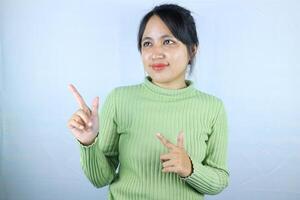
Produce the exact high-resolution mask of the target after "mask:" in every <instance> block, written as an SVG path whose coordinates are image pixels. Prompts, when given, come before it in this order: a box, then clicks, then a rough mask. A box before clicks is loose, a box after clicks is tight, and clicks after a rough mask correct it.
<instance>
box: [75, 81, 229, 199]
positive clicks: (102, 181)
mask: <svg viewBox="0 0 300 200" xmlns="http://www.w3.org/2000/svg"><path fill="white" fill-rule="evenodd" d="M186 84H187V87H185V88H181V89H166V88H162V87H160V86H158V85H155V84H154V83H152V82H151V78H150V77H149V76H147V77H145V79H144V82H142V83H140V84H136V85H130V86H120V87H116V88H114V89H113V90H112V91H111V92H110V93H109V94H108V96H107V98H106V99H105V102H104V104H103V106H102V108H101V112H100V115H99V123H100V124H99V126H100V128H99V134H98V136H97V137H96V139H95V141H94V143H93V144H91V145H88V146H84V145H82V144H81V143H80V142H79V141H77V140H76V141H77V143H78V144H79V148H80V163H81V166H82V169H83V171H84V173H85V175H86V176H87V178H88V179H89V180H90V182H91V183H92V184H93V185H94V186H95V187H97V188H99V187H103V186H105V185H109V199H117V200H123V199H124V200H134V199H136V200H150V199H163V200H168V199H170V200H183V199H189V200H192V199H197V200H201V199H204V194H210V195H212V194H217V193H220V192H221V191H222V190H223V189H224V188H225V187H227V185H228V179H229V172H228V167H227V143H228V131H227V117H226V112H225V108H224V104H223V102H222V100H221V99H219V98H217V97H215V96H213V95H209V94H207V93H204V92H201V91H199V90H197V89H196V88H195V86H194V83H193V81H191V80H186ZM181 130H183V132H184V149H185V151H186V152H187V153H188V155H189V157H190V159H191V161H192V166H193V171H192V174H191V175H190V176H188V177H185V178H183V177H180V176H179V175H178V174H176V173H173V172H162V163H161V161H160V155H161V154H165V153H168V149H167V148H166V147H165V146H163V145H162V143H161V142H160V141H159V139H158V138H157V137H156V136H155V134H156V133H158V132H160V133H162V135H164V136H165V137H166V138H167V139H168V140H169V141H171V142H172V143H173V144H176V141H177V136H178V134H179V132H180V131H181Z"/></svg>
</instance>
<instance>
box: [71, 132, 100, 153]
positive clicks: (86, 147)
mask: <svg viewBox="0 0 300 200" xmlns="http://www.w3.org/2000/svg"><path fill="white" fill-rule="evenodd" d="M98 135H99V134H98ZM98 135H97V136H96V138H95V140H94V142H93V143H92V144H90V145H84V144H82V143H81V142H80V141H79V140H77V139H76V138H75V140H76V141H77V144H78V145H79V147H80V149H82V150H83V149H89V148H91V147H93V146H95V144H96V143H97V142H98Z"/></svg>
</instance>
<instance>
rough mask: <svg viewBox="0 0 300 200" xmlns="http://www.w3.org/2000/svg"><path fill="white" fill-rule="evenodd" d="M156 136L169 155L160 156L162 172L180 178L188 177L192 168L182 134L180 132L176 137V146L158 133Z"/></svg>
mask: <svg viewBox="0 0 300 200" xmlns="http://www.w3.org/2000/svg"><path fill="white" fill-rule="evenodd" d="M156 136H157V138H158V139H159V140H160V142H161V143H162V144H163V145H164V146H165V147H167V148H168V149H169V153H166V154H161V155H160V160H161V161H162V162H163V169H162V172H175V173H177V174H178V175H179V176H181V177H182V178H183V177H187V176H189V175H190V174H191V173H192V169H193V167H192V161H191V160H190V157H189V155H188V154H187V153H186V151H185V149H184V142H183V132H180V133H179V135H178V137H177V145H175V144H172V143H171V142H170V141H169V140H167V139H166V138H165V137H164V136H163V135H162V134H160V133H157V134H156Z"/></svg>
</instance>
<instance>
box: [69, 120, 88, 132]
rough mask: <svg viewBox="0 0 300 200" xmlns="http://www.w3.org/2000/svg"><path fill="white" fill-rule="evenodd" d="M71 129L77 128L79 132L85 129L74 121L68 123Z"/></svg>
mask: <svg viewBox="0 0 300 200" xmlns="http://www.w3.org/2000/svg"><path fill="white" fill-rule="evenodd" d="M68 127H69V128H76V129H78V130H83V129H84V127H83V126H82V125H80V124H79V123H78V122H76V121H75V120H74V119H71V120H70V121H69V123H68Z"/></svg>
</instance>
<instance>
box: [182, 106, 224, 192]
mask: <svg viewBox="0 0 300 200" xmlns="http://www.w3.org/2000/svg"><path fill="white" fill-rule="evenodd" d="M227 137H228V128H227V117H226V111H225V108H224V105H223V102H222V101H220V102H219V109H218V114H217V116H216V119H215V120H214V122H213V125H212V132H211V134H210V135H209V139H208V142H207V151H206V157H205V159H204V160H203V162H200V161H199V160H197V158H194V157H192V156H191V157H190V159H191V161H192V165H193V172H192V174H191V175H190V176H188V177H185V178H181V179H182V180H184V181H186V182H187V183H188V184H189V185H190V186H192V187H193V188H194V189H196V190H197V191H198V192H200V193H202V194H210V195H214V194H218V193H220V192H221V191H222V190H223V189H224V188H226V187H227V186H228V180H229V172H228V169H227V143H228V138H227Z"/></svg>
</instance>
